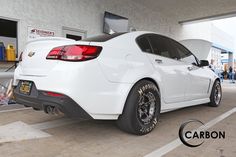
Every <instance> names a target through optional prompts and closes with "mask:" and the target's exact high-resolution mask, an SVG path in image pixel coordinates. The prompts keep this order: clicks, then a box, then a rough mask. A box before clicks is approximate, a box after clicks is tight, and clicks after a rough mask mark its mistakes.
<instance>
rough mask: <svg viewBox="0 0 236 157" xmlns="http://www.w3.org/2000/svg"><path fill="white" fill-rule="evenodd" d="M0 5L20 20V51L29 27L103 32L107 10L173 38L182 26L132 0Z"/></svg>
mask: <svg viewBox="0 0 236 157" xmlns="http://www.w3.org/2000/svg"><path fill="white" fill-rule="evenodd" d="M0 6H1V9H0V16H1V17H7V18H13V19H18V20H19V25H18V27H19V32H18V37H19V44H18V46H19V52H21V51H22V50H23V48H24V45H25V44H26V40H27V27H28V26H32V27H36V28H39V29H46V30H52V31H55V35H56V36H62V27H63V26H64V27H70V28H76V29H81V30H85V31H87V33H88V34H87V36H93V35H97V34H101V33H102V28H103V13H104V11H109V12H112V13H115V14H118V15H121V16H125V17H128V18H129V21H130V26H134V27H135V28H136V29H137V30H147V31H156V32H159V33H161V34H165V35H168V36H173V37H174V36H175V34H176V30H178V29H179V28H180V26H179V25H178V24H177V22H176V21H173V20H171V19H170V18H169V17H167V16H165V15H163V14H162V13H161V12H158V10H155V11H152V10H151V9H149V8H147V7H145V6H144V5H142V4H140V3H136V2H135V1H131V0H1V1H0ZM175 25H178V27H175Z"/></svg>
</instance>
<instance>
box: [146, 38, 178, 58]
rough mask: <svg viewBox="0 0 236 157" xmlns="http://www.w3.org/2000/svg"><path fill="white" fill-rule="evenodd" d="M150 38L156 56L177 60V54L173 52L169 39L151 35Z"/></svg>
mask: <svg viewBox="0 0 236 157" xmlns="http://www.w3.org/2000/svg"><path fill="white" fill-rule="evenodd" d="M148 38H149V40H150V43H151V46H152V49H153V53H154V54H156V55H159V56H163V57H167V58H172V59H176V58H177V54H175V53H174V52H173V47H172V45H171V44H170V42H169V39H168V38H165V37H163V36H159V35H151V36H149V37H148Z"/></svg>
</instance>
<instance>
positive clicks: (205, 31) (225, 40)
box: [180, 22, 234, 51]
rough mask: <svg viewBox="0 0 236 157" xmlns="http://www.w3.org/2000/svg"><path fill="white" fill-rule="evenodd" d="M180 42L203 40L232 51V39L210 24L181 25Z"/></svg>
mask: <svg viewBox="0 0 236 157" xmlns="http://www.w3.org/2000/svg"><path fill="white" fill-rule="evenodd" d="M180 38H181V40H186V39H203V40H207V41H210V42H212V43H213V44H217V45H220V46H221V47H222V48H225V49H227V50H232V51H233V50H234V38H233V37H232V36H230V35H229V34H227V33H225V32H223V31H222V30H220V29H218V28H217V27H215V26H214V25H213V24H212V23H211V22H201V23H194V24H186V25H183V29H182V33H181V35H180Z"/></svg>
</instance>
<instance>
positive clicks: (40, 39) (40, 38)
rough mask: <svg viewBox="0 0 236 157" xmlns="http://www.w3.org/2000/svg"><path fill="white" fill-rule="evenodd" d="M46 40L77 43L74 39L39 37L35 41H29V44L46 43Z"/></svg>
mask: <svg viewBox="0 0 236 157" xmlns="http://www.w3.org/2000/svg"><path fill="white" fill-rule="evenodd" d="M45 40H64V41H65V40H66V41H75V40H72V39H68V38H62V37H38V38H35V39H32V40H30V41H28V42H27V44H29V43H32V42H37V41H45Z"/></svg>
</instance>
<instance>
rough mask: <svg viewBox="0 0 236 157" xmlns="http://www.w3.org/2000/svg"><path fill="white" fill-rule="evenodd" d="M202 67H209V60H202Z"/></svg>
mask: <svg viewBox="0 0 236 157" xmlns="http://www.w3.org/2000/svg"><path fill="white" fill-rule="evenodd" d="M200 66H201V67H206V66H209V62H208V60H200Z"/></svg>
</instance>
